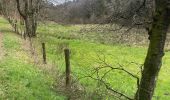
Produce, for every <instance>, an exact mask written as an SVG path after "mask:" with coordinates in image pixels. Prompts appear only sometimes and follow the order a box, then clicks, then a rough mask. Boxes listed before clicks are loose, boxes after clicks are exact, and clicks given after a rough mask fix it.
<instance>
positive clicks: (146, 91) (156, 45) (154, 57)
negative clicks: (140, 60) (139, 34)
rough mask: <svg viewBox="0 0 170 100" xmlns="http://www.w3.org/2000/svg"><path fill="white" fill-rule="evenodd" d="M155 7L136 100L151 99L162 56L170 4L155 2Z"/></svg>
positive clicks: (169, 21)
mask: <svg viewBox="0 0 170 100" xmlns="http://www.w3.org/2000/svg"><path fill="white" fill-rule="evenodd" d="M155 5H156V12H155V15H154V17H153V23H152V28H151V30H149V34H150V44H149V48H148V53H147V57H146V59H145V63H144V70H143V72H142V78H141V81H140V86H139V88H138V91H137V93H136V97H135V99H136V100H151V99H152V97H153V94H154V89H155V86H156V82H157V77H158V73H159V71H160V69H161V65H162V57H163V56H164V45H165V40H166V35H167V30H168V27H169V24H170V2H169V0H155Z"/></svg>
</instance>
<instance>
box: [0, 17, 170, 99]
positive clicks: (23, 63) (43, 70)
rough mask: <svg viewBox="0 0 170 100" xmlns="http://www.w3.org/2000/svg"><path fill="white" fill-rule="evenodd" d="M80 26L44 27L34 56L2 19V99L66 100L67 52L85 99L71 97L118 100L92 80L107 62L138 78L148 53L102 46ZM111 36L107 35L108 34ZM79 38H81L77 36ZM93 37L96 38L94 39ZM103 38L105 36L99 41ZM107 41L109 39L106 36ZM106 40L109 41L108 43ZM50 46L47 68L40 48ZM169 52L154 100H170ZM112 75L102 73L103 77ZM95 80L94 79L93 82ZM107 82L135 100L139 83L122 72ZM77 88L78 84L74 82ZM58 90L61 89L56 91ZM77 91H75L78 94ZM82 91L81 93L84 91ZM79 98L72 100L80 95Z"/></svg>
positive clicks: (75, 79) (0, 22)
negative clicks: (43, 62)
mask: <svg viewBox="0 0 170 100" xmlns="http://www.w3.org/2000/svg"><path fill="white" fill-rule="evenodd" d="M80 27H81V25H80V26H76V25H75V26H64V25H58V24H56V23H48V25H42V24H41V25H40V26H39V28H38V37H37V38H34V39H33V52H34V53H33V54H32V52H30V48H29V43H27V42H28V41H25V40H24V39H22V38H21V37H20V36H19V35H17V34H15V33H14V32H13V31H12V28H11V27H10V25H9V24H8V22H7V21H5V20H4V19H3V18H0V32H1V33H0V39H1V40H0V42H1V43H0V46H1V48H0V52H1V53H0V57H1V59H0V73H1V74H0V99H2V100H4V99H5V100H6V99H8V100H13V99H17V100H23V99H24V100H64V99H66V96H67V95H68V94H67V93H64V92H61V91H60V90H58V89H60V88H61V87H60V86H63V84H62V83H61V82H63V79H64V71H65V62H64V54H63V49H64V48H69V49H70V50H71V68H72V69H71V70H72V79H73V80H74V81H77V79H79V78H81V80H79V82H76V83H75V84H74V85H75V86H77V87H78V91H81V92H82V94H81V95H79V94H78V93H77V92H74V91H72V93H71V99H72V100H76V99H77V100H89V99H90V100H107V99H108V100H117V99H116V98H115V97H114V94H113V93H112V92H111V91H108V90H107V89H106V88H105V86H104V85H103V84H101V83H100V82H98V81H96V80H93V79H92V78H89V77H87V78H82V77H84V76H87V75H91V74H92V73H93V72H94V70H95V68H97V67H101V66H104V64H103V62H102V61H103V60H105V62H106V63H107V64H109V65H110V66H112V67H120V66H123V68H125V69H126V70H128V71H129V72H131V73H133V74H134V75H136V76H140V75H141V74H140V70H141V69H140V66H141V64H143V62H144V58H145V55H146V52H147V49H146V47H142V46H141V47H136V46H129V45H125V44H115V43H108V42H105V40H103V41H104V43H101V42H99V40H98V39H100V37H97V36H98V35H96V34H97V32H95V31H94V32H92V33H90V32H87V33H86V31H85V32H83V34H84V35H83V36H84V37H83V36H82V33H81V32H80V31H81V30H80V29H81V28H80ZM70 33H71V34H70ZM108 33H109V32H108ZM79 34H81V35H79ZM93 37H96V38H95V39H94V38H93ZM101 37H102V36H101ZM106 37H107V35H106ZM108 37H109V36H108ZM106 40H107V38H106ZM42 42H44V43H46V50H47V64H46V65H43V64H42V53H41V43H42ZM169 60H170V52H166V56H165V57H164V60H163V67H162V69H161V72H160V76H159V79H158V84H157V88H156V92H155V94H154V100H169V99H170V91H169V90H170V85H169V84H170V77H169V76H170V73H169V71H170V68H169V65H170V62H169ZM108 70H109V69H104V70H101V71H100V72H99V74H100V76H101V77H102V75H103V74H104V73H105V72H107V71H108ZM96 76H97V75H96V74H95V75H94V77H96ZM106 76H107V77H106V78H105V81H107V83H109V85H110V86H111V87H112V88H113V89H116V90H119V91H121V92H122V93H125V94H127V95H128V96H130V97H133V96H134V93H135V91H136V87H137V86H136V80H134V79H133V78H132V77H129V75H128V74H126V73H123V72H122V71H121V70H120V71H114V70H113V71H111V72H110V73H108V74H107V75H106ZM73 83H74V82H73ZM58 85H59V86H58ZM77 87H76V88H77ZM82 88H83V89H82ZM76 93H77V96H74V95H76Z"/></svg>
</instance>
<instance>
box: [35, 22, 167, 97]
mask: <svg viewBox="0 0 170 100" xmlns="http://www.w3.org/2000/svg"><path fill="white" fill-rule="evenodd" d="M49 26H50V27H49ZM48 27H49V28H48ZM38 32H39V36H41V37H39V40H40V41H43V42H44V41H45V42H46V43H47V48H48V49H47V55H48V59H49V60H50V61H56V62H57V65H58V66H59V67H61V69H63V68H64V62H63V59H64V58H63V54H62V53H61V52H62V51H61V50H62V48H63V45H65V46H66V47H67V46H69V48H70V49H71V63H72V64H71V65H72V72H73V73H74V74H75V75H77V76H78V77H81V76H84V75H87V74H89V73H91V69H93V68H94V67H95V66H98V65H99V64H98V63H96V61H98V60H97V59H98V55H99V54H100V55H101V57H103V56H102V55H105V56H106V61H107V62H108V63H110V64H111V65H112V66H114V67H117V66H118V63H119V64H121V65H123V66H125V68H126V69H127V70H128V71H130V72H132V73H134V74H136V73H137V72H139V71H140V70H139V68H138V67H139V65H135V64H130V62H136V63H139V64H142V63H143V62H144V58H145V55H146V52H147V49H146V48H143V47H128V46H124V45H114V46H109V45H103V44H99V43H97V42H96V43H92V42H89V40H90V39H89V37H88V34H86V35H85V37H83V36H81V35H79V33H80V26H62V25H58V24H54V23H53V24H48V26H47V27H45V26H44V25H43V26H41V27H40V28H39V31H38ZM69 37H71V38H72V39H70V38H69ZM78 37H79V38H78ZM91 37H95V36H91ZM59 38H60V39H59ZM87 38H88V39H87ZM87 40H88V41H87ZM91 41H93V40H91ZM168 60H170V52H167V53H166V56H165V57H164V60H163V67H162V69H161V72H160V76H159V79H158V84H157V88H156V92H155V96H154V99H155V100H169V99H170V85H169V84H170V77H169V75H170V73H169V72H170V67H169V65H170V62H168ZM137 75H138V74H137ZM138 76H140V75H138ZM107 79H108V82H109V83H111V85H112V87H113V88H114V89H118V90H120V91H121V92H123V93H126V94H128V95H129V96H131V97H133V95H134V93H135V91H136V82H135V81H134V80H133V79H132V78H129V76H127V74H123V73H122V72H113V73H110V74H109V75H108V76H107ZM81 83H82V84H84V85H85V86H86V87H87V89H88V90H89V91H91V92H94V91H95V90H97V89H98V87H99V86H98V85H97V84H94V81H93V80H91V79H84V80H81ZM91 92H90V93H91Z"/></svg>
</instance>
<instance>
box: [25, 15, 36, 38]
mask: <svg viewBox="0 0 170 100" xmlns="http://www.w3.org/2000/svg"><path fill="white" fill-rule="evenodd" d="M25 26H26V34H27V36H28V37H35V36H36V29H37V22H36V19H35V18H34V16H33V15H31V16H28V17H26V19H25Z"/></svg>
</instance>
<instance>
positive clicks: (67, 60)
mask: <svg viewBox="0 0 170 100" xmlns="http://www.w3.org/2000/svg"><path fill="white" fill-rule="evenodd" d="M64 54H65V63H66V87H67V88H70V85H71V76H70V74H71V68H70V50H69V49H64Z"/></svg>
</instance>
